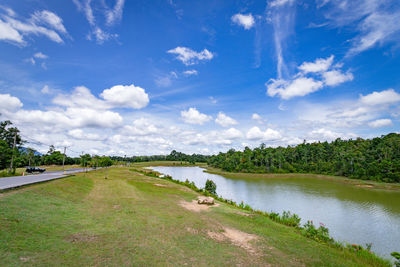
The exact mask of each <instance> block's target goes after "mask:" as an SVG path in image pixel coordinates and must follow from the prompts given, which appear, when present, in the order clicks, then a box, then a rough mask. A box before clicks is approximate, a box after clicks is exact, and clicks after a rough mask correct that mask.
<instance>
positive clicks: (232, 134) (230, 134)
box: [222, 128, 243, 140]
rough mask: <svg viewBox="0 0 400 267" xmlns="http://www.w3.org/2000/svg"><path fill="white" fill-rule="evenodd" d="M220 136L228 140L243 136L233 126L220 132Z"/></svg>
mask: <svg viewBox="0 0 400 267" xmlns="http://www.w3.org/2000/svg"><path fill="white" fill-rule="evenodd" d="M222 136H223V137H224V138H226V139H229V140H234V139H240V138H242V137H243V133H242V132H241V131H239V130H238V129H235V128H229V129H228V130H225V131H223V132H222Z"/></svg>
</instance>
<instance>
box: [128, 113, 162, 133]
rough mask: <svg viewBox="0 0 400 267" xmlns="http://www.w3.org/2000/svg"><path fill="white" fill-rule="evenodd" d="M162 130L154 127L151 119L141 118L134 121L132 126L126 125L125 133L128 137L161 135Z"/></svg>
mask: <svg viewBox="0 0 400 267" xmlns="http://www.w3.org/2000/svg"><path fill="white" fill-rule="evenodd" d="M160 131H161V129H160V128H159V127H157V126H156V125H154V124H153V123H152V122H151V121H150V120H149V119H146V118H143V117H142V118H139V119H137V120H134V121H133V123H132V125H125V126H124V127H123V133H124V134H125V135H128V136H137V135H139V136H141V135H151V134H156V133H160Z"/></svg>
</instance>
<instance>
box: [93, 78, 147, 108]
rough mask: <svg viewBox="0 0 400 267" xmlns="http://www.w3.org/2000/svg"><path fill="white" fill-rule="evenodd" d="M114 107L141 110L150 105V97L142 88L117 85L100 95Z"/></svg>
mask: <svg viewBox="0 0 400 267" xmlns="http://www.w3.org/2000/svg"><path fill="white" fill-rule="evenodd" d="M100 96H101V97H103V98H104V99H105V100H106V101H107V102H108V103H109V104H111V105H113V106H114V107H125V108H134V109H141V108H144V107H145V106H147V104H148V103H149V96H148V94H147V93H146V92H145V90H144V89H143V88H141V87H138V86H134V85H133V84H131V85H125V86H124V85H115V86H113V87H111V88H110V89H106V90H104V91H103V93H101V94H100Z"/></svg>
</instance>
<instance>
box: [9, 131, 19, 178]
mask: <svg viewBox="0 0 400 267" xmlns="http://www.w3.org/2000/svg"><path fill="white" fill-rule="evenodd" d="M16 143H17V130H15V134H14V144H13V149H12V156H11V162H10V169H9V170H8V173H11V171H12V168H13V162H14V150H15V145H16Z"/></svg>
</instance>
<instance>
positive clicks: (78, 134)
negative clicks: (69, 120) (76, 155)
mask: <svg viewBox="0 0 400 267" xmlns="http://www.w3.org/2000/svg"><path fill="white" fill-rule="evenodd" d="M68 135H69V136H71V137H73V138H75V139H81V140H104V139H105V138H104V137H101V136H100V135H98V134H93V133H87V132H84V131H83V130H82V129H74V130H69V131H68Z"/></svg>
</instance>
